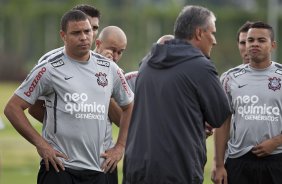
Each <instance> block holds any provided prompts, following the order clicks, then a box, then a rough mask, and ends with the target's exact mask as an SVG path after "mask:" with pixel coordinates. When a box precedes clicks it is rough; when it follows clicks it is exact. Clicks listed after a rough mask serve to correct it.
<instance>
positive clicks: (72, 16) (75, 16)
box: [61, 10, 88, 32]
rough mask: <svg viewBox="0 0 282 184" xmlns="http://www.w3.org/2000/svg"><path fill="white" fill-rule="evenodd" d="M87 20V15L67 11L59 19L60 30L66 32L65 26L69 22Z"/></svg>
mask: <svg viewBox="0 0 282 184" xmlns="http://www.w3.org/2000/svg"><path fill="white" fill-rule="evenodd" d="M84 20H88V18H87V15H86V14H85V13H83V12H82V11H80V10H70V11H67V12H66V13H65V14H64V15H63V16H62V19H61V30H62V31H64V32H66V31H67V25H68V23H69V22H71V21H84Z"/></svg>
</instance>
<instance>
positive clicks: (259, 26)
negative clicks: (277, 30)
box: [250, 21, 274, 41]
mask: <svg viewBox="0 0 282 184" xmlns="http://www.w3.org/2000/svg"><path fill="white" fill-rule="evenodd" d="M251 28H257V29H267V30H268V31H269V33H270V39H271V41H274V31H273V28H272V26H270V25H269V24H267V23H264V22H261V21H257V22H254V23H253V24H252V25H251V26H250V29H251Z"/></svg>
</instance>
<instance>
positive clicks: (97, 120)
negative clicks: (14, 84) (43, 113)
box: [4, 10, 134, 184]
mask: <svg viewBox="0 0 282 184" xmlns="http://www.w3.org/2000/svg"><path fill="white" fill-rule="evenodd" d="M60 35H61V38H62V40H63V42H64V49H63V50H62V51H61V52H58V53H55V54H53V55H52V56H50V57H48V59H47V60H44V61H42V62H41V63H40V64H38V65H36V66H35V67H34V69H33V70H32V71H31V73H30V74H29V75H28V77H27V78H26V80H25V81H24V82H23V83H22V84H21V86H20V87H19V88H18V89H17V90H16V91H15V94H14V95H13V96H12V97H11V99H10V100H9V102H8V103H7V105H6V107H5V111H4V112H5V115H6V116H7V118H8V119H9V121H10V122H11V124H12V125H13V126H14V127H15V129H16V130H17V131H18V132H19V133H20V134H21V135H22V136H23V137H24V138H25V139H27V140H28V141H29V142H30V143H31V144H33V145H34V146H35V147H36V149H37V151H38V154H39V155H40V157H41V158H42V161H41V164H40V165H41V167H40V171H39V174H38V183H39V184H41V183H57V184H60V183H62V184H63V183H64V184H65V183H77V184H80V183H81V184H82V183H89V184H90V183H93V182H94V183H102V184H103V183H105V184H106V183H115V184H116V181H114V182H109V181H108V171H109V170H112V169H114V168H116V165H117V163H118V161H119V160H120V159H121V158H122V155H123V152H124V146H125V141H126V138H127V129H128V126H129V120H130V116H131V110H132V101H133V98H134V94H133V93H132V91H131V90H130V89H129V87H128V85H127V83H126V82H124V81H125V77H124V75H123V73H122V71H121V69H120V68H119V67H118V66H117V65H116V64H115V63H114V62H111V61H110V60H108V59H106V58H105V57H103V56H101V55H98V54H96V53H95V52H93V51H91V46H92V43H93V30H92V26H91V24H90V21H89V19H88V18H87V15H86V14H84V13H83V12H81V11H79V10H71V11H68V12H67V13H65V14H64V15H63V17H62V19H61V31H60ZM40 96H43V97H44V99H45V102H46V110H47V118H46V123H45V124H44V126H43V132H42V136H40V134H39V133H38V132H37V131H36V130H35V129H34V128H33V127H32V125H31V124H30V122H29V121H28V119H27V117H26V115H25V113H24V110H25V109H27V108H28V107H30V106H31V104H33V103H34V102H35V101H36V100H37V99H38V97H40ZM111 97H113V98H115V100H116V102H118V104H119V105H120V106H121V107H122V110H123V115H122V119H121V121H120V131H119V135H118V139H117V143H116V144H115V146H114V147H113V148H111V149H108V150H107V151H106V150H105V147H104V145H103V144H104V138H105V134H106V132H107V130H106V129H107V117H108V105H109V101H110V98H111ZM102 154H103V157H101V155H102ZM103 162H106V163H107V164H106V166H101V165H102V163H103Z"/></svg>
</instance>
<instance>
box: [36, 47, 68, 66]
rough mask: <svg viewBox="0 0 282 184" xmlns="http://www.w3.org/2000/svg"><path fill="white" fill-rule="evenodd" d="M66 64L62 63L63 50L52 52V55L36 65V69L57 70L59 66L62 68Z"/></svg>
mask: <svg viewBox="0 0 282 184" xmlns="http://www.w3.org/2000/svg"><path fill="white" fill-rule="evenodd" d="M65 64H66V62H65V61H64V52H63V50H60V51H59V50H58V51H57V52H54V53H53V54H51V55H49V56H48V57H46V58H45V59H44V60H42V61H41V62H40V63H38V64H37V65H36V68H38V67H45V68H48V69H51V68H59V67H61V66H64V65H65Z"/></svg>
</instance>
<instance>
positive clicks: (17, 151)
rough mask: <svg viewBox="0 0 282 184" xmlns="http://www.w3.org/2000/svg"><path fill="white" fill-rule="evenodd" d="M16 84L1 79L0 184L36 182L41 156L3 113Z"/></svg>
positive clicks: (206, 183)
mask: <svg viewBox="0 0 282 184" xmlns="http://www.w3.org/2000/svg"><path fill="white" fill-rule="evenodd" d="M18 85H19V84H18V83H3V82H0V97H1V98H0V117H1V118H2V120H3V121H4V124H5V128H4V129H3V130H0V184H33V183H36V178H37V172H38V168H39V161H40V158H39V156H38V154H37V151H36V149H35V147H34V146H32V145H31V144H30V143H29V142H27V141H26V140H25V139H24V138H22V137H21V136H20V135H19V134H18V133H17V132H16V130H15V129H14V128H13V127H12V126H11V124H10V123H9V122H8V120H7V119H6V117H5V116H4V114H3V110H4V106H5V104H6V103H7V101H8V99H9V98H10V96H11V95H12V94H13V91H14V90H15V89H16V88H17V87H18ZM28 117H29V119H30V121H31V123H32V124H33V125H34V126H35V127H36V129H37V130H38V131H40V130H41V124H40V123H38V122H37V121H36V120H34V119H33V118H32V117H30V116H28ZM113 130H114V131H113V132H114V137H115V138H116V137H117V132H118V129H117V128H116V127H115V126H113ZM212 149H213V145H212V138H208V140H207V153H208V162H207V164H206V167H205V181H204V184H211V183H212V182H211V180H210V170H211V158H212V155H213V150H212ZM118 172H119V181H120V182H119V183H121V180H122V173H121V172H122V161H121V162H119V165H118Z"/></svg>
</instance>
